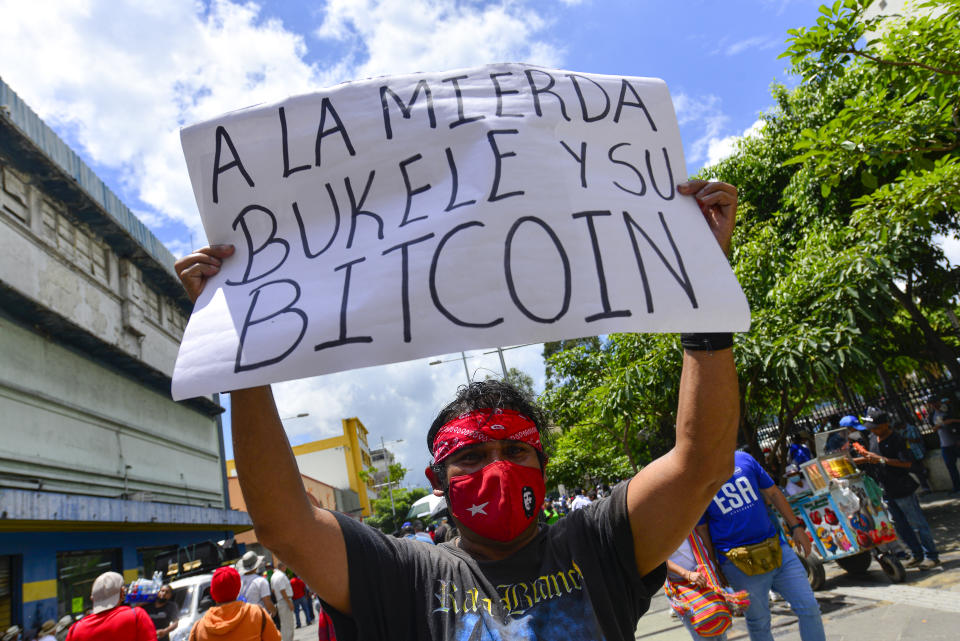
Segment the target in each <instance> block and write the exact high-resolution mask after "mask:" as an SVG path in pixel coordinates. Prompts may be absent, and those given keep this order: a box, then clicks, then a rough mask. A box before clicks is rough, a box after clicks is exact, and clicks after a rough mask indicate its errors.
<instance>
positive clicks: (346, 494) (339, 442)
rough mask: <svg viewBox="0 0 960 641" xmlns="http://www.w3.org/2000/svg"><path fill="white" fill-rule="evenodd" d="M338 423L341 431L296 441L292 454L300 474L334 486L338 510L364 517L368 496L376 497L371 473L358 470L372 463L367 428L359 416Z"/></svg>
mask: <svg viewBox="0 0 960 641" xmlns="http://www.w3.org/2000/svg"><path fill="white" fill-rule="evenodd" d="M341 426H342V428H343V433H342V434H341V435H339V436H334V437H331V438H325V439H321V440H319V441H312V442H310V443H304V444H303V445H296V446H294V447H293V455H294V456H295V457H296V459H297V467H298V468H299V469H300V473H301V474H302V475H304V476H307V477H310V478H313V479H317V480H319V481H320V482H322V483H326V484H328V485H331V486H333V487H334V488H335V489H336V490H337V492H338V493H337V496H336V509H337V511H339V512H343V513H344V514H349V515H351V516H356V517H367V516H370V515H371V514H372V512H371V510H370V500H371V499H374V498H376V497H377V495H376V492H375V491H374V489H373V485H374V481H373V477H369V478H366V479H364V478H363V476H365V475H361V474H360V473H361V472H363V471H365V470H367V469H368V468H369V467H370V466H371V465H372V464H373V459H372V458H371V457H370V446H369V445H368V444H367V428H366V427H364V425H363V423H361V422H360V419H358V418H345V419H343V420H342V421H341ZM236 474H237V471H236V467H235V465H234V461H233V459H231V460H229V461H227V475H228V476H231V477H233V476H236Z"/></svg>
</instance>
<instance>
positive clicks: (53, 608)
mask: <svg viewBox="0 0 960 641" xmlns="http://www.w3.org/2000/svg"><path fill="white" fill-rule="evenodd" d="M230 536H231V533H230V532H226V531H223V530H196V531H153V532H149V531H113V532H104V531H99V532H98V531H60V532H0V555H14V556H15V557H17V558H16V559H15V561H14V564H13V575H12V576H11V585H12V588H13V589H12V597H13V599H12V600H13V603H12V610H13V618H14V623H18V624H20V625H22V626H23V628H24V629H25V630H31V629H33V630H35V629H36V628H38V627H40V625H41V624H42V623H43V622H44V621H45V620H47V619H53V620H54V621H56V620H57V619H59V618H60V616H62V615H61V614H60V613H59V612H58V608H57V553H58V552H76V551H84V550H103V549H119V550H121V558H122V567H121V568H118V571H120V572H121V574H123V578H124V580H125V581H127V582H130V581H133V580H134V579H136V578H137V577H138V576H140V571H141V570H142V567H143V559H141V558H140V555H139V553H138V552H137V549H138V548H147V547H157V546H168V545H180V546H188V545H191V544H194V543H201V542H203V541H208V540H214V541H218V540H222V539H225V538H229V537H230ZM18 574H19V576H17V575H18Z"/></svg>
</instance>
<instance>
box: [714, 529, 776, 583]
mask: <svg viewBox="0 0 960 641" xmlns="http://www.w3.org/2000/svg"><path fill="white" fill-rule="evenodd" d="M723 554H724V556H726V557H727V559H728V560H729V561H730V562H731V563H733V564H734V565H735V566H736V567H737V569H738V570H740V571H741V572H743V573H744V574H746V575H747V576H754V575H756V574H764V573H766V572H770V571H771V570H776V569H777V568H778V567H780V564H781V563H783V550H781V549H780V538H779V537H777V536H771V537H770V538H769V539H766V540H764V541H760V542H759V543H754V544H753V545H741V546H740V547H735V548H731V549H730V550H727V551H726V552H724V553H723Z"/></svg>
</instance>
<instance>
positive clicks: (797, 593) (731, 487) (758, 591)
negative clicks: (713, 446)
mask: <svg viewBox="0 0 960 641" xmlns="http://www.w3.org/2000/svg"><path fill="white" fill-rule="evenodd" d="M766 503H770V504H771V505H772V506H773V507H774V508H775V509H776V510H777V511H778V512H780V514H781V515H782V516H783V519H784V521H786V523H787V527H788V528H789V531H790V536H791V538H792V539H793V542H794V544H795V545H797V547H799V548H800V549H801V550H802V551H803V554H804V556H809V554H810V538H809V537H808V536H807V533H806V530H805V527H806V526H805V525H804V523H803V521H801V520H800V519H799V518H798V517H797V516H796V515H795V514H794V513H793V510H792V509H791V508H790V504H789V503H788V502H787V499H786V497H785V496H784V495H783V492H781V491H780V488H778V487H777V486H776V484H775V483H774V482H773V479H771V478H770V475H769V474H767V473H766V471H764V469H763V468H762V467H761V466H760V464H759V463H758V462H757V461H756V459H754V458H753V457H752V456H750V455H749V454H747V453H746V452H737V453H736V455H735V458H734V472H733V476H731V477H730V479H729V480H728V481H727V482H726V483H724V484H723V487H721V488H720V491H719V492H717V494H716V496H714V497H713V501H712V502H711V503H710V505H709V507H707V511H706V512H705V513H704V515H703V518H701V519H700V524H699V525H697V533H698V534H699V535H700V537H701V538H702V539H703V541H704V544H705V545H706V547H707V550H708V551H709V552H710V554H711V556H713V558H714V566H715V567H717V568H719V569H720V571H721V572H722V573H723V575H724V576H725V577H726V579H727V582H728V583H729V584H730V586H731V587H732V588H733V589H734V590H746V591H748V592H749V593H750V607H749V608H747V611H746V613H745V615H746V619H747V630H748V632H749V633H750V641H773V634H772V632H771V630H770V601H769V599H768V595H769V593H770V590H771V589H773V590H776V591H777V592H779V593H780V594H781V595H783V598H784V599H786V601H787V602H788V603H789V604H790V607H791V608H793V611H794V613H795V614H796V615H797V617H798V618H799V620H800V638H801V639H803V641H824V639H825V638H826V637H825V634H824V631H823V621H822V620H821V618H820V606H819V604H818V603H817V599H816V597H814V595H813V590H811V589H810V583H809V582H808V581H807V572H806V569H805V568H804V566H803V563H802V562H801V561H800V559H799V557H797V555H796V553H795V552H794V551H793V550H792V549H791V548H790V546H789V545H781V546H780V547H781V554H782V561H781V563H780V565H779V567H775V568H773V569H771V570H769V571H766V572H761V573H754V574H752V575H751V574H747V573H746V572H744V571H743V570H741V569H740V568H738V567H737V566H736V565H734V563H733V562H732V561H730V560H729V559H728V558H727V556H726V554H727V553H728V552H730V551H731V550H734V548H740V547H743V546H750V545H754V544H756V543H762V542H764V541H769V540H770V539H774V540H776V541H778V542H780V543H782V541H780V537H779V534H778V532H777V528H776V526H775V525H774V524H773V521H772V520H771V518H770V514H769V513H768V512H767V506H766ZM718 561H719V562H718Z"/></svg>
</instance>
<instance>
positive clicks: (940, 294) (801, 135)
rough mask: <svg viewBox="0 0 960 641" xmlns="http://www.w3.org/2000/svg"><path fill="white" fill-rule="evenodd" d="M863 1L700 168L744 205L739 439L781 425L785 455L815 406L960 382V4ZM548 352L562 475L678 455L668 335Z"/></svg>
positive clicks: (813, 31) (830, 11) (952, 0)
mask: <svg viewBox="0 0 960 641" xmlns="http://www.w3.org/2000/svg"><path fill="white" fill-rule="evenodd" d="M869 4H870V3H869V1H868V0H840V1H838V2H836V3H834V4H832V5H829V6H824V7H821V8H820V15H819V17H818V18H817V20H816V23H815V24H814V25H812V26H810V27H804V28H800V29H796V30H792V31H791V32H790V34H789V35H790V38H789V40H788V43H787V50H786V52H785V53H784V56H786V57H788V58H789V59H790V62H791V65H792V71H793V72H794V73H795V74H796V75H797V76H798V77H799V78H801V82H800V84H799V85H798V86H796V87H795V88H793V89H789V88H787V87H784V86H782V85H777V86H775V87H774V88H773V97H774V100H775V102H776V107H775V109H773V110H771V111H770V112H768V113H766V114H764V115H763V116H762V126H761V127H760V129H759V131H758V133H757V134H756V135H753V136H750V137H747V138H744V139H742V140H741V141H740V142H739V144H738V147H737V150H736V152H735V153H734V154H733V155H732V156H730V157H729V158H727V159H725V160H724V161H722V162H720V163H719V164H717V165H715V166H713V167H710V168H707V169H706V170H704V171H703V172H702V174H703V177H705V178H712V179H718V180H724V181H726V182H729V183H732V184H734V185H736V186H737V187H738V189H739V193H740V208H739V212H738V224H737V229H736V231H735V235H734V240H733V251H732V255H731V263H732V265H733V268H734V271H735V273H736V275H737V278H738V279H739V281H740V284H741V286H742V287H743V289H744V292H745V294H746V296H747V299H748V300H749V302H750V305H751V312H752V327H751V330H750V332H748V333H745V334H743V335H739V336H737V337H736V346H735V353H736V358H737V367H738V372H739V376H740V386H741V395H742V405H741V410H742V411H741V426H740V428H741V441H742V442H744V443H746V444H748V445H751V446H754V447H755V446H756V427H757V425H759V424H761V423H768V422H770V421H771V420H774V421H776V422H777V423H778V424H779V426H780V438H779V440H778V442H777V443H775V450H776V452H775V453H778V454H781V455H782V454H785V451H786V442H785V439H786V436H787V435H788V433H789V432H790V430H791V428H792V424H793V422H794V420H795V419H796V418H797V417H798V416H799V415H800V414H801V413H803V412H804V411H805V410H807V409H808V408H810V407H811V406H813V405H814V404H815V403H817V402H819V401H822V400H824V399H833V398H849V397H850V396H851V395H852V394H853V393H855V392H857V391H860V392H865V391H866V390H868V389H876V388H877V386H878V383H879V384H882V386H883V387H884V388H887V387H888V386H889V385H890V381H891V379H892V378H894V377H896V376H898V375H909V374H912V373H914V372H917V371H931V370H937V369H939V370H941V371H942V370H944V369H946V370H948V371H949V372H950V373H951V375H952V376H953V377H954V378H955V379H958V380H960V366H958V362H957V356H958V350H957V346H958V342H957V340H956V335H955V334H954V333H953V332H952V330H951V329H950V327H949V325H948V316H949V315H950V313H953V312H955V311H956V305H957V300H956V295H957V291H958V285H960V270H958V269H957V268H955V267H951V266H950V265H949V264H948V263H947V261H946V260H945V258H944V255H943V253H942V250H941V248H940V244H939V243H938V242H936V241H937V238H939V237H944V236H953V237H957V236H958V235H960V217H958V214H957V212H958V211H960V189H958V185H960V94H958V87H960V3H958V2H957V1H956V0H949V1H947V0H941V1H925V2H918V3H916V4H915V5H913V10H911V11H910V12H909V13H908V14H907V15H905V16H892V17H887V18H875V19H874V18H872V19H866V18H865V17H864V16H865V11H866V9H867V7H868V6H869ZM548 348H549V349H548ZM548 348H547V347H545V355H547V356H548V358H547V390H546V393H545V395H544V400H545V402H546V405H547V407H548V409H549V410H550V411H551V412H552V414H553V416H554V420H555V422H556V423H557V424H558V425H560V426H561V427H562V428H564V430H565V431H564V433H563V435H562V436H561V437H560V439H559V440H558V444H557V447H558V452H560V451H562V452H564V454H563V455H562V456H560V455H558V456H557V457H555V459H556V460H555V461H554V462H552V463H551V469H553V470H555V474H556V476H557V477H558V478H564V479H568V478H573V477H576V476H577V475H580V476H581V477H589V476H593V475H596V474H598V473H599V471H600V470H602V469H603V463H602V462H601V461H599V460H598V457H599V456H601V455H603V456H606V457H607V460H608V463H609V464H610V466H611V467H617V466H621V467H622V463H623V462H624V460H625V461H626V462H627V463H628V464H629V467H630V469H631V470H635V469H638V468H639V467H640V466H642V465H643V464H644V463H645V462H646V461H648V460H650V458H652V457H654V456H656V455H657V454H659V453H660V452H662V451H664V449H665V448H666V447H669V444H670V442H671V441H672V428H673V424H674V420H675V405H676V393H677V385H678V381H679V365H680V359H679V349H678V348H677V346H676V343H675V340H674V339H673V338H671V337H669V336H663V335H661V336H634V335H629V336H627V335H612V336H609V337H606V338H605V339H599V338H595V339H585V340H583V339H582V340H579V341H571V342H569V343H568V344H551V345H549V346H548ZM548 352H549V353H548ZM589 443H592V444H594V448H593V449H594V451H591V452H580V453H576V452H574V450H575V448H576V446H578V445H580V446H583V445H586V444H589ZM757 453H759V452H757Z"/></svg>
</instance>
